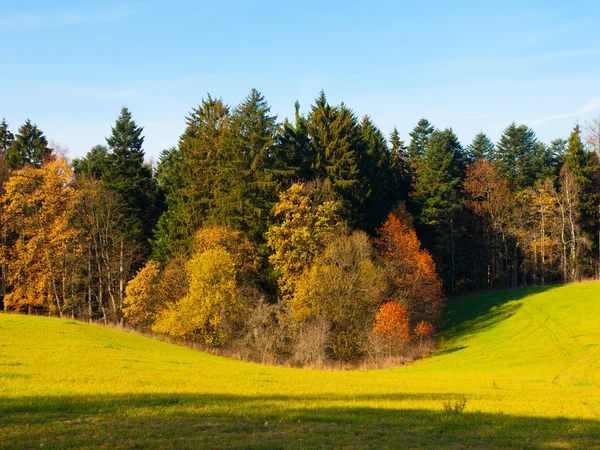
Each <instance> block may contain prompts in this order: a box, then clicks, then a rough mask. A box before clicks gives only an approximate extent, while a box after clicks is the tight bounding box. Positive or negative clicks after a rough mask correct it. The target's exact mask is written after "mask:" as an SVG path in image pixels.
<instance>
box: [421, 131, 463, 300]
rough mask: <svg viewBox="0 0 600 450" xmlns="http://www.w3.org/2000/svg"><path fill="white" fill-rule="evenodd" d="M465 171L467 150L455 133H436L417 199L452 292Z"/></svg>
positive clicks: (424, 158)
mask: <svg viewBox="0 0 600 450" xmlns="http://www.w3.org/2000/svg"><path fill="white" fill-rule="evenodd" d="M463 170H464V155H463V149H462V146H461V145H460V143H459V141H458V138H457V137H456V135H455V134H454V132H453V131H452V130H451V129H447V130H444V131H437V130H436V131H434V132H433V133H432V134H431V137H430V139H429V142H428V144H427V148H426V150H425V152H424V153H423V156H422V158H421V160H420V162H419V167H418V170H417V173H416V183H415V190H414V192H413V199H414V200H415V202H416V203H417V204H418V206H419V207H420V215H419V222H420V224H421V226H422V227H424V229H425V230H430V235H429V238H430V239H433V241H432V242H429V248H430V249H431V251H432V254H433V256H434V259H435V260H436V265H437V266H438V269H440V271H441V272H442V273H444V274H445V276H444V277H443V278H444V279H445V281H446V284H447V285H448V287H449V288H450V290H452V289H453V288H454V284H455V275H456V239H457V230H458V224H457V223H456V215H457V212H458V210H459V208H460V195H459V194H460V189H461V179H462V172H463ZM431 231H433V234H431Z"/></svg>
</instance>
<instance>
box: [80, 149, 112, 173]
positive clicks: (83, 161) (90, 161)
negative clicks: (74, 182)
mask: <svg viewBox="0 0 600 450" xmlns="http://www.w3.org/2000/svg"><path fill="white" fill-rule="evenodd" d="M108 164H109V163H108V148H106V147H105V146H104V145H96V146H94V147H92V149H91V150H90V151H89V152H88V153H87V154H86V155H85V156H84V157H83V158H76V159H74V160H73V171H74V172H75V174H76V175H78V174H85V175H88V176H91V177H94V178H96V179H97V180H99V179H101V178H102V176H103V175H104V173H105V172H106V170H107V168H108Z"/></svg>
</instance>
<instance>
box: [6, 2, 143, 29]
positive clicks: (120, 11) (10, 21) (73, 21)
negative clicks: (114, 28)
mask: <svg viewBox="0 0 600 450" xmlns="http://www.w3.org/2000/svg"><path fill="white" fill-rule="evenodd" d="M138 10H139V8H138V7H137V6H136V5H133V4H120V5H113V6H110V7H103V8H100V9H98V8H96V9H86V10H81V11H62V12H55V13H48V14H40V13H17V14H13V15H5V16H2V17H0V31H30V30H32V29H38V28H49V27H64V26H78V25H89V24H102V23H113V22H120V21H122V20H124V19H126V18H128V17H131V16H133V15H135V14H136V13H137V12H138Z"/></svg>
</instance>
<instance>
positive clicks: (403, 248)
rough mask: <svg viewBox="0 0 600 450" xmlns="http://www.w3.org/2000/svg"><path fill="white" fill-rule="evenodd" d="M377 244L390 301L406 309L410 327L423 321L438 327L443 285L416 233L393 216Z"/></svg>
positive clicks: (387, 221)
mask: <svg viewBox="0 0 600 450" xmlns="http://www.w3.org/2000/svg"><path fill="white" fill-rule="evenodd" d="M375 243H376V245H377V247H378V250H379V259H380V262H381V265H382V267H383V268H384V271H385V274H386V276H387V281H388V291H387V295H386V297H387V298H388V299H389V300H390V301H393V302H398V303H401V304H402V305H403V306H404V308H405V309H406V314H407V315H408V321H409V323H410V324H412V325H414V324H416V323H418V322H419V321H421V320H425V321H428V322H431V323H435V321H437V320H438V319H439V318H440V317H441V315H442V309H443V305H444V294H443V292H442V283H441V282H440V280H439V278H438V276H437V273H436V271H435V263H434V262H433V258H432V257H431V255H430V254H429V252H428V251H427V250H424V249H421V243H420V242H419V239H418V238H417V234H416V233H415V230H414V229H412V228H411V227H410V226H409V225H408V224H407V223H406V222H404V221H401V220H400V219H398V218H397V217H396V216H395V215H393V214H390V215H389V216H388V219H387V220H386V222H385V223H384V224H383V227H382V228H381V229H380V230H379V238H378V239H377V240H376V241H375Z"/></svg>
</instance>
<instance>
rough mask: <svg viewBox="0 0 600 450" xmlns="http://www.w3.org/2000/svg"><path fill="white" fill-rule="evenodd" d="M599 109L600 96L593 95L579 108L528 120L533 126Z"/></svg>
mask: <svg viewBox="0 0 600 450" xmlns="http://www.w3.org/2000/svg"><path fill="white" fill-rule="evenodd" d="M597 109H600V97H593V98H591V99H589V100H588V101H587V102H585V103H584V104H583V105H581V106H580V107H579V108H577V109H576V110H575V111H572V112H568V113H563V114H553V115H549V116H543V117H539V118H537V119H533V120H530V121H528V122H527V124H528V125H529V126H532V127H533V126H536V125H540V124H542V123H546V122H551V121H553V120H559V119H568V118H569V117H577V116H582V115H584V114H587V113H590V112H593V111H595V110H597Z"/></svg>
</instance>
